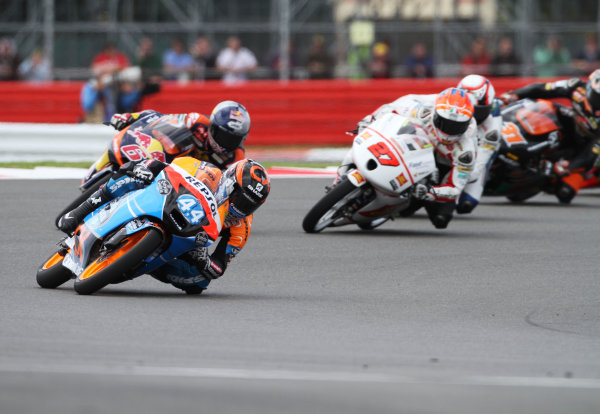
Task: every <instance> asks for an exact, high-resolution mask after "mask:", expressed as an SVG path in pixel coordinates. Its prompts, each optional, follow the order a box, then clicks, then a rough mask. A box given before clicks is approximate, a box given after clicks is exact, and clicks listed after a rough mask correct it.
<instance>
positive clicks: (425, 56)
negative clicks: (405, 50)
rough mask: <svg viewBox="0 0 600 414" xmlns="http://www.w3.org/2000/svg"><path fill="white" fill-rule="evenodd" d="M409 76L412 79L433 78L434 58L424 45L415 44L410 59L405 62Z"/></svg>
mask: <svg viewBox="0 0 600 414" xmlns="http://www.w3.org/2000/svg"><path fill="white" fill-rule="evenodd" d="M404 66H406V70H407V71H408V76H410V77H412V78H432V77H433V58H432V57H431V56H430V55H429V53H428V52H427V46H425V44H424V43H415V44H414V45H413V47H412V49H411V51H410V54H409V55H408V57H407V58H406V59H405V60H404Z"/></svg>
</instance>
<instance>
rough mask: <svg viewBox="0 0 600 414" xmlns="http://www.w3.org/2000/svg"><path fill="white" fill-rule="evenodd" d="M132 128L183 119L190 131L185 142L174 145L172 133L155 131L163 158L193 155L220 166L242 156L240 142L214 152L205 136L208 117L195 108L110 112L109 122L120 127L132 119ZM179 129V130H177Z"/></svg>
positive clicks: (170, 158) (168, 159)
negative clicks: (170, 111)
mask: <svg viewBox="0 0 600 414" xmlns="http://www.w3.org/2000/svg"><path fill="white" fill-rule="evenodd" d="M136 121H137V124H136V128H137V127H139V128H140V129H141V128H144V127H145V126H147V125H149V124H152V123H156V122H158V123H173V124H180V123H183V124H184V125H185V127H186V128H187V129H188V130H189V131H190V133H191V134H190V137H189V139H185V140H183V141H185V144H181V143H180V142H176V143H175V145H174V143H173V141H172V140H171V139H170V138H172V137H168V136H163V135H162V134H156V135H155V138H156V139H157V140H158V141H160V143H161V144H162V146H163V148H164V150H165V156H166V159H165V161H166V162H171V161H172V160H173V159H175V158H177V157H182V156H185V155H190V156H193V157H194V158H197V159H199V160H202V161H208V162H210V163H211V164H214V165H216V166H217V167H219V168H221V169H223V168H225V167H227V166H228V165H230V164H232V163H234V162H236V161H239V160H241V159H244V158H245V149H244V147H243V146H242V145H240V146H239V147H238V148H236V149H235V150H233V151H226V150H225V151H224V152H217V151H215V150H214V148H211V146H210V143H209V141H210V140H209V137H208V130H209V124H210V118H209V117H208V116H206V115H202V114H199V113H197V112H190V113H187V114H162V113H160V112H157V111H154V110H151V109H146V110H144V111H141V112H133V113H121V114H114V115H113V116H112V118H111V120H110V125H111V126H113V127H114V128H115V129H116V130H118V131H120V130H122V129H123V128H125V127H127V126H129V125H131V124H132V123H134V122H136ZM178 132H179V131H178Z"/></svg>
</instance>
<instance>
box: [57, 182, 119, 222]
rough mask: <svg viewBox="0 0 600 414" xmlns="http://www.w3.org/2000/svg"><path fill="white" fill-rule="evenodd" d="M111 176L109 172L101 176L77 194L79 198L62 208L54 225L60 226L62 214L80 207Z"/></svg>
mask: <svg viewBox="0 0 600 414" xmlns="http://www.w3.org/2000/svg"><path fill="white" fill-rule="evenodd" d="M110 177H111V174H107V175H106V176H104V177H102V178H100V179H99V180H98V181H96V182H95V183H93V184H92V185H91V186H90V187H89V188H86V189H85V190H84V191H83V192H82V193H81V194H80V195H79V196H77V198H75V200H73V201H72V202H71V203H70V204H69V205H68V206H66V207H65V208H64V209H62V211H61V212H60V213H58V216H56V218H55V219H54V225H55V226H56V227H57V228H58V220H60V218H61V217H62V216H64V215H65V214H67V213H68V212H69V211H71V210H73V209H74V208H76V207H79V205H81V203H83V202H84V201H85V200H87V199H88V198H90V196H91V195H92V194H94V193H95V192H96V191H98V189H99V188H100V187H102V186H103V185H104V184H106V183H107V182H108V180H110Z"/></svg>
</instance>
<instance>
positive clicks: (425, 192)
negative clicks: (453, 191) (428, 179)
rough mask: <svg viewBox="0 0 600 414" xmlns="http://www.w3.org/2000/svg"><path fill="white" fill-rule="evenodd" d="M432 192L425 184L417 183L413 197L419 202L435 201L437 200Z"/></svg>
mask: <svg viewBox="0 0 600 414" xmlns="http://www.w3.org/2000/svg"><path fill="white" fill-rule="evenodd" d="M430 190H431V187H428V186H426V185H425V184H421V183H417V184H416V185H415V186H414V187H413V197H414V198H416V199H417V200H423V201H433V200H435V197H434V195H433V194H432V193H431V192H430Z"/></svg>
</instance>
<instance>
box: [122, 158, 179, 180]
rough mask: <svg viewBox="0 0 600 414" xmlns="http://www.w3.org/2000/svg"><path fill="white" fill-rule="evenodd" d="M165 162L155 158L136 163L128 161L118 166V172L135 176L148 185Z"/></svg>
mask: <svg viewBox="0 0 600 414" xmlns="http://www.w3.org/2000/svg"><path fill="white" fill-rule="evenodd" d="M166 165H167V164H165V163H163V162H160V161H157V160H144V161H140V162H137V163H134V162H131V161H130V162H128V163H125V164H123V165H122V166H121V168H119V172H120V173H121V174H122V175H123V174H124V175H128V176H129V177H132V178H135V179H136V180H137V181H139V182H140V184H144V185H148V184H150V183H151V182H152V180H154V177H156V176H157V175H158V173H160V172H161V171H162V170H163V169H164V168H165V166H166Z"/></svg>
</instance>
